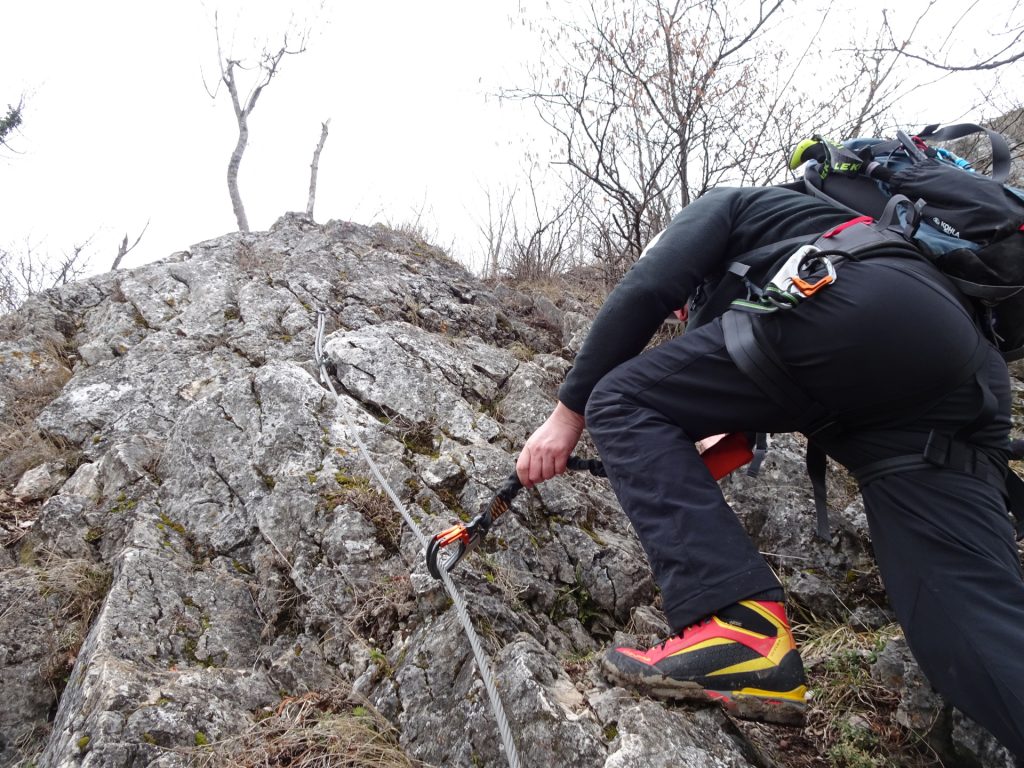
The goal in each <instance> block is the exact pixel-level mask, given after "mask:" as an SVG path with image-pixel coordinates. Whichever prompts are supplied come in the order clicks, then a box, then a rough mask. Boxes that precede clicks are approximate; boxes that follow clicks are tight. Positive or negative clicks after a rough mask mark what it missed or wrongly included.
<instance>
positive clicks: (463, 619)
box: [313, 308, 522, 768]
mask: <svg viewBox="0 0 1024 768" xmlns="http://www.w3.org/2000/svg"><path fill="white" fill-rule="evenodd" d="M326 323H327V310H326V309H323V308H321V309H318V310H317V326H316V342H315V345H314V352H313V354H314V357H315V358H316V364H317V366H318V367H319V369H320V381H321V383H323V384H324V386H326V387H327V388H328V389H329V390H330V391H331V393H332V394H333V395H334V397H335V398H337V399H340V397H339V395H338V391H337V390H336V389H335V388H334V384H333V383H332V382H331V379H330V376H328V374H327V357H326V355H325V354H324V348H323V342H324V328H325V326H326ZM342 413H343V415H344V417H345V424H346V426H347V427H348V430H349V432H350V433H351V434H352V439H353V440H355V443H356V445H357V446H358V448H359V452H360V454H361V455H362V457H363V459H364V460H365V461H366V463H367V465H368V466H369V467H370V471H371V472H372V473H373V476H374V478H376V480H377V482H378V483H379V484H380V486H381V488H383V489H384V492H385V493H387V495H388V496H389V497H390V499H391V501H392V503H393V504H394V505H395V509H397V510H398V513H399V514H400V515H401V516H402V519H403V520H404V521H405V523H406V525H408V526H409V530H411V531H412V532H413V535H414V536H416V538H417V540H418V541H419V542H420V544H421V545H422V546H426V545H427V537H426V536H424V535H423V532H422V531H421V530H420V528H419V526H418V525H416V521H415V520H413V519H412V516H411V515H410V514H409V512H408V510H406V508H405V505H404V504H402V500H401V499H399V498H398V495H397V494H396V493H395V491H394V489H393V488H392V487H391V485H390V484H389V483H388V481H387V480H386V479H385V478H384V475H383V473H382V472H381V471H380V468H379V467H378V466H377V463H376V462H375V461H374V460H373V458H372V457H371V456H370V452H369V450H368V449H367V448H366V444H365V443H364V442H363V441H362V439H361V438H360V437H359V433H358V432H357V430H356V425H355V423H354V421H353V420H352V417H351V416H350V415H349V414H348V412H347V411H344V410H343V411H342ZM435 578H440V580H441V583H442V584H444V588H445V590H446V591H447V592H448V596H449V597H450V598H451V599H452V604H453V605H454V606H455V613H456V615H457V616H458V618H459V622H460V623H461V624H462V629H463V631H465V633H466V638H467V639H468V640H469V645H470V648H471V649H472V650H473V658H474V659H475V660H476V666H477V669H478V670H479V672H480V679H481V680H482V681H483V684H484V688H485V689H486V690H487V697H488V699H489V700H490V702H491V710H492V711H493V712H494V719H495V720H496V721H497V723H498V733H499V735H500V736H501V743H502V746H504V748H505V758H506V759H507V760H508V764H509V768H520V767H521V765H522V763H521V762H520V761H519V752H518V751H517V750H516V745H515V740H514V739H513V738H512V728H511V727H510V726H509V723H508V718H507V717H506V716H505V709H504V707H503V706H502V704H501V697H500V696H499V695H498V688H497V686H496V685H495V683H494V677H493V675H492V674H491V665H490V662H489V660H488V658H487V654H486V653H485V652H484V649H483V645H482V644H481V642H480V637H479V636H478V635H477V633H476V630H475V629H473V621H472V619H471V618H470V616H469V609H468V608H467V606H466V601H465V599H464V598H463V597H462V594H461V593H460V592H459V591H458V589H457V588H456V587H455V583H454V582H453V581H452V579H451V577H450V576H449V575H448V572H447V571H444V570H442V571H441V572H439V573H438V574H436V575H435Z"/></svg>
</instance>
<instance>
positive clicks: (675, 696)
mask: <svg viewBox="0 0 1024 768" xmlns="http://www.w3.org/2000/svg"><path fill="white" fill-rule="evenodd" d="M602 667H603V668H604V672H605V674H606V675H607V676H608V677H609V678H610V679H611V680H612V681H614V682H616V683H618V684H620V685H623V686H625V687H627V688H632V689H634V690H637V691H640V692H641V693H646V694H649V695H651V696H653V697H655V698H659V699H671V700H674V701H686V702H700V703H711V704H718V705H719V706H721V707H722V708H723V709H724V710H725V711H726V712H728V713H729V714H730V715H732V716H734V717H738V718H741V719H743V720H753V721H756V722H760V723H772V724H775V725H790V726H802V725H804V724H805V722H806V719H807V704H806V703H805V702H804V701H802V700H799V701H798V700H797V699H795V698H787V697H788V696H791V695H793V694H788V693H781V692H780V693H778V694H773V693H772V692H771V691H758V692H757V693H745V692H743V691H715V690H711V689H708V688H704V687H702V686H701V685H699V684H698V683H695V682H692V681H690V680H675V679H673V678H670V677H665V676H664V675H660V674H657V673H654V674H651V675H638V676H634V675H625V674H623V673H622V672H620V671H619V670H618V669H617V668H616V667H615V666H614V665H612V664H610V663H607V662H605V661H602Z"/></svg>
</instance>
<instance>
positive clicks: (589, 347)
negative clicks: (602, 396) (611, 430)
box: [558, 189, 743, 413]
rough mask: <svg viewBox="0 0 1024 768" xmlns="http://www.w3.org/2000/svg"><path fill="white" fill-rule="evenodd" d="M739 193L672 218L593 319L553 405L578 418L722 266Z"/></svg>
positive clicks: (706, 200)
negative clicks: (610, 375) (607, 380)
mask: <svg viewBox="0 0 1024 768" xmlns="http://www.w3.org/2000/svg"><path fill="white" fill-rule="evenodd" d="M742 192H743V190H741V189H716V190H713V191H711V192H709V193H708V194H706V195H704V196H703V197H701V198H700V199H698V200H696V201H695V202H693V203H692V204H690V205H689V206H688V207H686V208H685V209H684V210H683V211H682V213H680V214H679V215H678V216H676V217H675V218H674V219H673V220H672V222H671V223H670V224H669V225H668V227H667V228H666V229H665V230H664V231H663V232H662V233H661V235H660V236H659V237H658V238H657V241H656V242H655V243H653V244H652V245H650V246H648V248H647V250H646V251H645V253H644V256H643V258H641V259H640V260H639V261H637V262H636V264H634V265H633V267H632V268H631V269H630V270H629V272H627V273H626V275H625V276H624V277H623V278H622V280H621V281H620V282H619V283H618V285H616V286H615V288H614V289H612V292H611V293H610V294H609V295H608V298H607V299H606V300H605V303H604V305H603V306H602V307H601V310H600V311H599V312H598V314H597V317H596V318H595V319H594V324H593V325H592V326H591V329H590V332H589V334H588V335H587V338H586V340H585V341H584V342H583V347H582V348H581V349H580V352H579V354H578V355H577V357H576V362H575V364H574V365H573V368H572V370H571V371H570V372H569V374H568V376H567V377H566V379H565V382H564V383H563V384H562V386H561V388H560V389H559V391H558V399H559V400H561V401H562V403H563V404H565V405H566V406H568V407H569V408H571V409H572V410H573V411H576V412H577V413H583V411H584V409H585V408H586V404H587V400H588V399H589V398H590V393H591V391H593V389H594V387H595V386H596V385H597V382H598V381H599V380H600V379H601V377H602V376H604V375H605V374H606V373H607V372H608V371H610V370H611V369H612V368H614V367H615V366H617V365H618V364H619V363H622V362H624V361H626V360H628V359H630V358H631V357H634V356H636V355H638V354H639V353H640V352H641V351H642V350H643V349H644V347H645V346H646V345H647V344H648V342H650V340H651V337H652V336H653V335H654V332H655V331H656V330H657V329H658V327H659V326H660V325H661V323H662V321H663V320H664V319H665V318H666V317H668V315H669V314H670V313H671V312H672V311H673V310H675V309H679V308H680V307H682V306H684V304H685V303H686V301H687V299H688V298H689V297H690V295H691V294H692V293H693V292H694V290H696V288H697V286H698V285H699V284H700V283H701V281H702V280H703V279H704V277H705V276H706V275H708V274H710V273H711V272H712V270H714V269H716V268H718V267H720V266H721V265H723V262H724V261H725V259H726V258H727V254H728V253H730V252H732V251H731V249H730V248H729V242H730V236H731V233H732V230H733V226H734V216H735V214H736V211H737V209H738V208H739V207H740V206H739V202H740V195H741V193H742Z"/></svg>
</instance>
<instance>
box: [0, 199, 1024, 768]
mask: <svg viewBox="0 0 1024 768" xmlns="http://www.w3.org/2000/svg"><path fill="white" fill-rule="evenodd" d="M320 309H323V310H324V311H325V312H326V318H327V331H328V335H327V338H326V343H325V348H324V351H325V355H326V365H327V368H328V369H329V371H330V374H331V376H332V377H333V379H332V381H333V382H334V384H335V386H336V387H337V389H338V392H339V395H338V397H335V396H334V395H333V394H332V393H331V392H330V391H329V390H328V389H326V388H325V387H324V386H323V385H322V384H321V383H320V381H319V379H318V373H319V371H318V366H317V361H314V359H313V348H314V340H315V332H316V322H317V317H318V310H320ZM588 316H589V311H588V309H587V308H586V307H585V306H583V305H582V304H579V303H577V302H574V301H573V299H572V298H571V297H570V296H568V295H560V296H557V297H556V298H555V300H551V299H548V298H544V297H542V296H531V295H527V294H524V293H521V292H518V291H515V290H512V289H510V288H507V287H503V286H496V287H494V286H490V287H489V286H486V285H484V284H482V283H481V282H480V281H478V280H477V279H475V278H474V277H472V276H471V275H470V274H468V273H467V272H466V271H465V270H464V269H463V268H462V267H460V266H459V265H457V264H455V263H453V262H452V261H450V260H449V259H448V258H447V257H446V256H445V255H444V254H443V253H441V252H440V251H438V250H437V249H435V248H433V247H432V246H430V245H429V244H426V243H423V242H421V241H419V240H417V239H415V238H412V237H408V236H405V235H401V234H398V233H395V232H392V231H390V230H387V229H384V228H381V227H364V226H360V225H356V224H351V223H347V222H329V223H327V224H325V225H322V226H321V225H317V224H315V223H313V222H312V221H310V220H308V219H306V218H304V217H302V216H301V215H294V214H290V215H287V216H285V217H283V218H282V219H281V220H280V221H278V222H277V224H275V226H274V227H273V228H272V229H271V230H270V231H269V232H266V233H253V234H232V235H227V236H224V237H221V238H218V239H215V240H211V241H207V242H204V243H201V244H199V245H196V246H194V247H192V248H191V249H190V250H189V251H188V252H180V253H177V254H174V255H172V256H171V257H169V258H168V259H166V260H164V261H162V262H158V263H154V264H150V265H147V266H144V267H141V268H139V269H135V270H131V271H118V272H114V273H109V274H105V275H101V276H99V277H96V278H93V279H90V280H88V281H84V282H81V283H77V284H73V285H69V286H65V287H63V288H61V289H60V290H57V291H50V292H46V293H44V294H40V295H37V296H34V297H32V298H31V299H30V300H29V301H28V302H27V303H26V304H25V305H24V307H23V308H22V309H21V310H19V311H18V312H17V313H15V314H13V315H9V316H7V317H5V318H3V319H2V320H0V363H2V368H0V413H2V416H3V418H2V419H0V423H3V424H4V425H5V426H4V427H3V429H4V432H3V435H2V437H0V489H2V490H0V522H2V524H3V531H2V534H3V536H4V539H3V544H4V546H3V547H2V548H0V689H2V690H3V692H4V694H5V695H4V699H5V704H4V706H3V707H2V708H0V766H8V765H26V766H27V765H38V766H47V767H49V766H60V767H62V768H63V767H65V766H80V765H81V766H104V767H107V766H110V767H115V766H116V767H118V768H121V767H125V768H127V767H128V766H132V767H134V766H179V765H188V764H205V765H263V764H280V765H285V764H297V763H298V759H299V757H301V756H302V755H309V754H316V753H317V750H320V751H321V752H324V753H325V754H327V753H330V754H334V755H336V756H337V759H336V760H335V762H333V763H331V764H334V765H362V764H375V765H376V764H379V765H434V766H501V765H505V764H506V759H505V756H504V754H503V752H502V748H501V741H500V739H499V738H498V735H497V730H496V725H495V721H494V717H493V716H492V714H491V711H490V709H489V706H488V702H487V697H486V695H485V693H484V690H483V687H482V684H481V682H480V679H479V676H478V675H477V674H476V671H475V665H474V663H473V661H472V657H471V655H470V650H469V646H468V644H467V642H466V639H465V637H464V635H463V634H462V632H461V630H460V628H459V625H458V623H457V621H456V619H455V616H454V612H453V610H452V608H451V603H450V600H449V599H448V597H447V595H446V594H445V593H444V591H443V590H442V588H441V587H440V585H439V583H438V582H436V581H434V580H433V579H431V578H430V576H429V575H428V574H427V573H426V569H425V567H424V561H423V552H422V549H421V547H420V543H419V541H418V540H417V539H416V537H415V536H413V535H412V533H411V532H410V531H409V530H408V528H407V527H406V526H404V525H403V524H402V522H401V519H400V517H399V515H398V513H397V512H396V510H395V509H394V506H393V505H392V503H391V501H390V500H389V498H388V497H387V495H386V494H385V493H384V492H383V489H382V488H381V487H380V486H379V485H378V484H377V482H376V481H375V480H374V479H373V478H372V477H371V476H370V472H369V470H368V468H367V465H366V461H365V460H364V458H363V457H362V456H361V455H360V452H359V450H358V447H357V440H356V438H357V437H358V438H359V440H361V441H362V442H363V443H364V444H365V445H366V446H367V447H368V450H369V452H370V455H371V457H372V459H373V460H374V461H375V462H376V463H377V464H378V465H379V466H380V467H381V469H382V471H383V473H384V475H385V478H386V480H387V483H388V485H389V486H390V488H391V489H392V490H393V491H394V492H395V493H396V494H397V495H398V496H399V497H400V498H401V501H402V503H403V505H404V506H405V508H406V509H407V510H408V511H409V513H410V514H411V515H412V516H413V518H414V519H415V520H416V522H417V523H418V525H419V526H420V527H421V528H422V529H423V530H424V531H426V532H427V533H428V534H430V533H433V532H436V531H439V530H441V529H443V528H445V527H447V526H448V525H450V524H451V523H452V522H453V521H454V520H457V519H460V518H461V519H463V520H466V519H468V518H469V517H470V516H472V515H474V514H475V513H476V512H477V510H478V509H479V508H480V507H481V506H482V505H483V504H485V503H486V502H488V501H489V500H490V498H491V497H492V496H493V494H494V493H495V491H496V490H497V489H498V488H499V487H500V486H501V484H502V483H503V482H504V480H505V479H506V478H507V477H508V475H509V473H510V471H511V470H512V468H513V465H514V460H515V455H516V453H517V449H518V446H520V445H521V444H522V441H523V440H524V439H525V438H526V436H527V435H528V434H529V433H530V432H531V431H532V429H533V428H535V427H536V426H537V425H538V424H539V423H540V422H541V421H542V420H543V418H544V417H545V416H546V415H547V413H548V412H549V410H550V408H551V406H552V404H553V402H554V396H555V390H556V388H557V385H558V383H559V382H560V380H561V378H562V376H563V375H564V373H565V371H566V370H567V369H568V367H569V366H570V364H571V358H572V354H573V352H574V351H575V350H576V349H577V348H578V345H579V343H580V341H581V339H582V335H583V333H584V332H585V330H586V327H587V317H588ZM583 450H584V451H586V446H583ZM802 467H803V454H802V448H801V446H800V444H799V441H798V440H797V439H795V438H792V437H787V436H779V437H778V438H776V439H775V440H774V443H773V449H772V451H771V453H770V456H769V459H768V461H767V462H766V465H765V467H764V469H763V471H762V475H761V477H760V478H757V479H753V478H747V477H745V476H742V475H736V476H733V477H732V478H730V479H728V480H726V481H724V483H725V488H726V491H727V493H728V494H730V496H731V497H732V498H733V500H735V501H736V502H737V506H738V509H740V510H742V514H743V515H744V517H745V522H746V524H747V526H748V529H749V530H751V532H752V533H753V534H754V535H755V536H756V538H757V540H758V542H759V544H760V546H761V548H762V550H763V551H764V552H765V553H766V554H767V556H768V557H769V560H770V561H771V562H772V563H773V564H774V565H775V566H776V567H777V569H778V570H779V572H780V574H781V575H782V577H783V579H784V581H785V582H786V585H787V588H788V589H789V591H790V594H791V596H792V598H793V600H794V603H795V605H796V609H797V612H798V615H801V616H804V617H811V616H813V617H816V618H819V619H822V620H824V619H831V620H833V621H837V622H839V623H841V624H849V625H851V626H853V627H856V628H863V629H865V630H877V629H879V628H881V627H885V626H887V625H888V624H889V623H891V621H892V619H891V616H890V615H889V614H888V612H887V610H886V608H885V603H884V596H883V594H882V592H881V589H880V585H879V584H878V581H877V575H876V573H875V571H874V568H873V566H872V563H871V557H870V548H869V544H868V542H867V540H866V522H865V519H864V516H863V511H862V509H861V507H860V505H859V501H858V500H857V498H856V494H855V493H853V492H852V490H851V487H850V486H849V484H848V483H847V482H845V481H844V480H843V478H842V476H841V475H839V474H837V473H833V475H832V478H831V480H832V483H833V487H831V488H830V493H831V499H832V501H833V506H834V507H837V509H836V510H835V515H834V519H833V528H834V531H835V535H834V537H833V539H832V541H831V542H827V543H823V542H819V541H817V540H815V539H814V537H813V523H812V514H811V512H810V510H811V509H812V506H813V505H812V504H811V501H810V490H809V487H808V483H807V480H806V478H805V475H804V472H803V468H802ZM455 573H456V581H457V582H458V584H459V585H460V587H461V588H462V589H463V590H464V593H465V594H466V598H467V601H468V603H469V606H470V610H471V612H472V614H473V618H474V623H475V625H476V627H477V630H478V631H479V632H480V634H481V635H482V636H483V638H484V641H485V645H486V646H487V650H488V651H489V653H490V654H491V657H492V660H493V666H494V671H495V674H496V678H497V681H498V685H499V688H500V691H501V694H502V699H503V701H504V704H505V708H506V711H507V713H508V717H509V720H510V722H511V725H512V731H513V733H514V735H515V739H516V743H517V745H518V750H519V753H520V756H521V757H522V760H523V763H524V765H527V766H546V765H571V766H604V767H605V768H626V767H627V766H669V765H671V766H677V765H687V766H695V767H698V768H699V767H700V766H708V767H709V768H710V767H711V766H733V767H735V768H741V767H744V766H772V765H786V764H788V763H786V762H785V760H784V757H783V755H782V754H781V753H783V752H784V751H785V750H784V749H783V748H779V747H778V745H779V744H780V743H785V742H787V741H792V739H793V737H792V736H790V735H788V732H787V731H784V730H783V731H781V735H780V732H779V731H771V730H769V731H756V730H751V729H750V728H747V727H740V726H738V725H737V724H736V723H734V722H733V721H731V720H730V719H728V718H727V717H725V716H724V715H723V714H722V713H721V712H719V711H718V710H716V709H713V708H712V709H708V708H703V709H701V708H686V707H679V706H665V705H662V704H660V703H658V702H655V701H651V700H647V699H644V698H641V697H638V696H636V695H633V694H631V693H629V692H627V691H624V690H622V689H621V688H615V687H612V686H610V685H609V684H607V683H606V682H605V681H604V680H603V679H602V678H601V676H600V675H599V674H598V672H597V670H596V664H595V660H594V659H595V655H596V654H597V653H598V652H599V651H600V650H601V649H602V648H603V647H604V646H605V645H607V644H608V643H609V642H610V641H612V640H613V638H614V639H619V640H621V639H626V637H627V636H628V637H631V638H639V639H640V640H641V641H645V642H646V641H652V640H654V639H655V638H657V637H658V636H659V635H664V634H666V633H667V627H666V626H665V625H664V620H663V617H662V616H661V615H660V613H659V612H658V610H657V607H656V606H657V601H658V595H657V593H656V589H655V586H654V584H653V582H652V579H651V576H650V572H649V569H648V566H647V564H646V561H645V558H644V556H643V552H642V551H641V549H640V547H639V545H638V543H637V541H636V539H635V537H634V536H633V534H632V532H631V530H630V528H629V526H628V523H627V521H626V520H625V518H624V516H623V515H622V513H621V511H620V510H619V509H618V507H617V504H616V502H615V499H614V496H613V495H612V494H611V493H610V491H609V489H608V487H607V485H606V484H605V483H604V482H603V481H601V480H599V479H597V478H594V477H591V476H589V475H584V474H570V475H566V476H564V477H561V478H557V479H554V480H552V481H550V482H548V483H545V484H544V485H543V486H541V487H539V488H538V489H536V490H535V491H533V492H530V493H522V494H520V496H519V498H518V499H517V500H516V504H515V511H514V513H513V514H509V515H507V516H506V517H505V519H503V520H502V521H501V523H500V524H499V525H498V526H496V528H495V529H494V530H493V531H492V533H491V536H490V538H489V539H488V541H487V543H486V545H485V546H484V547H483V549H482V551H481V552H478V553H474V554H473V555H472V556H471V557H469V558H467V559H466V560H465V562H464V563H463V564H462V565H460V567H459V568H458V570H457V571H456V572H455ZM807 661H808V664H809V666H813V665H814V664H816V663H817V664H826V663H829V660H828V659H826V658H824V657H823V658H820V659H817V660H815V658H814V654H813V652H811V653H809V654H808V658H807ZM871 663H872V666H871V669H872V675H873V676H874V678H875V680H877V681H878V684H879V685H881V686H883V687H885V688H886V689H887V690H890V691H891V692H892V696H893V711H894V712H895V714H896V718H897V720H898V721H899V723H900V725H901V726H902V727H905V728H907V729H910V730H914V731H919V732H931V736H930V739H931V743H932V744H935V745H938V746H937V747H936V748H937V749H940V750H943V754H950V755H959V756H961V757H963V756H965V755H966V756H967V757H964V759H969V760H971V761H974V763H975V764H978V765H983V766H1003V765H1009V764H1010V763H1009V762H1008V759H1007V756H1006V754H1005V753H1004V752H1003V751H1002V750H1001V749H999V748H998V746H997V745H995V744H994V742H993V741H992V740H991V738H990V737H988V736H987V734H984V733H982V732H980V731H979V729H977V728H976V727H974V726H972V725H971V724H970V723H967V722H966V721H965V720H964V719H963V718H962V717H960V716H959V715H958V714H957V713H954V712H951V711H950V710H948V709H946V708H944V707H943V705H942V704H941V702H940V701H938V699H937V698H936V697H935V696H934V694H932V693H931V692H930V690H929V689H928V687H927V685H926V684H924V682H923V680H922V679H921V677H920V672H919V671H917V670H916V667H915V666H914V664H913V661H912V660H911V659H910V657H909V655H908V654H907V652H906V648H905V644H902V642H901V641H900V640H899V638H898V637H896V638H894V639H891V640H890V641H889V642H888V644H887V645H886V646H885V647H884V649H880V652H879V653H878V654H877V660H874V658H873V659H872V661H871ZM937 723H938V724H939V727H936V724H937ZM843 727H844V728H845V727H849V728H850V729H853V731H856V730H857V728H861V729H863V728H865V726H864V725H863V724H859V723H856V722H851V723H845V724H844V725H843ZM330 750H336V751H335V752H331V751H330ZM363 750H365V751H363ZM264 759H265V762H260V760H264ZM822 759H823V760H825V758H824V757H823V758H822ZM272 760H273V761H276V762H271V761H272ZM345 760H348V762H345ZM387 761H390V762H387ZM833 762H834V758H833ZM807 764H812V763H807ZM818 764H821V765H827V764H830V763H829V762H828V761H827V760H826V761H825V762H820V763H818Z"/></svg>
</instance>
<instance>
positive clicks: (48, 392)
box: [0, 345, 71, 485]
mask: <svg viewBox="0 0 1024 768" xmlns="http://www.w3.org/2000/svg"><path fill="white" fill-rule="evenodd" d="M25 359H26V360H27V361H28V364H29V365H30V366H31V367H32V368H33V369H34V370H35V371H36V373H34V374H33V375H25V376H19V377H17V378H11V379H8V380H6V381H3V382H2V383H0V387H3V390H4V392H3V394H4V400H5V401H6V402H7V407H6V408H5V413H4V419H3V424H0V485H10V484H12V483H14V482H16V481H17V479H18V478H19V477H20V476H21V474H22V473H23V472H25V470H27V469H31V468H32V467H34V466H38V465H39V464H41V463H43V462H45V461H49V460H52V459H54V458H55V457H57V456H59V455H60V454H61V453H62V452H63V451H64V449H65V448H66V447H65V446H60V445H56V444H54V443H53V442H52V441H50V440H47V439H46V438H45V437H43V435H41V434H40V433H39V430H37V429H36V428H35V425H34V423H33V422H34V421H35V419H36V417H37V416H38V415H39V413H40V412H41V411H42V410H43V408H44V407H46V405H48V404H49V403H50V402H51V401H52V400H53V398H54V397H55V396H56V394H57V393H58V392H60V390H61V389H62V388H63V386H64V385H65V384H66V383H67V381H68V379H70V378H71V371H70V369H69V368H68V367H67V365H66V361H65V358H64V356H63V354H62V352H61V351H60V350H58V349H57V348H56V347H54V346H52V345H45V349H44V350H43V351H40V352H31V353H28V354H27V355H26V356H25Z"/></svg>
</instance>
